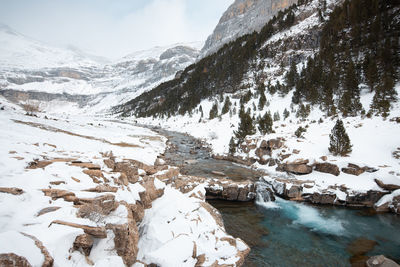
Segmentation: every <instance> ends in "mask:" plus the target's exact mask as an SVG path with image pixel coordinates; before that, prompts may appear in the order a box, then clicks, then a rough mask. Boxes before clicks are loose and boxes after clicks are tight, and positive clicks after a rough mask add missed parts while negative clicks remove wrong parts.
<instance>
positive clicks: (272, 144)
mask: <svg viewBox="0 0 400 267" xmlns="http://www.w3.org/2000/svg"><path fill="white" fill-rule="evenodd" d="M282 146H283V139H282V138H276V139H270V140H268V141H266V140H263V141H262V142H261V144H260V147H259V148H257V149H256V151H255V153H256V155H257V157H259V158H260V159H262V158H263V156H265V155H268V156H271V153H272V150H275V149H279V148H281V147H282Z"/></svg>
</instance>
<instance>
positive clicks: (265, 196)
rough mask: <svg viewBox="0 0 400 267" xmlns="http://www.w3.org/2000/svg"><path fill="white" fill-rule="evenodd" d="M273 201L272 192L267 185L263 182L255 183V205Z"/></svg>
mask: <svg viewBox="0 0 400 267" xmlns="http://www.w3.org/2000/svg"><path fill="white" fill-rule="evenodd" d="M271 201H275V196H274V192H273V191H272V189H271V186H270V185H269V184H266V183H264V182H257V183H256V202H257V203H267V202H271Z"/></svg>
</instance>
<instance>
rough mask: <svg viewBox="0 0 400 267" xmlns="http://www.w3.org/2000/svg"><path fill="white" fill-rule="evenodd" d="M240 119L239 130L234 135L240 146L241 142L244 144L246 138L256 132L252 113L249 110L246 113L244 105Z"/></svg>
mask: <svg viewBox="0 0 400 267" xmlns="http://www.w3.org/2000/svg"><path fill="white" fill-rule="evenodd" d="M239 118H240V123H239V128H238V130H237V131H235V132H234V133H235V137H236V138H237V139H238V141H239V144H240V143H241V142H243V140H244V138H246V136H247V135H252V134H255V133H256V130H255V128H254V125H253V119H252V118H251V115H250V111H249V110H248V111H247V112H245V111H244V106H243V105H242V106H241V107H240V113H239Z"/></svg>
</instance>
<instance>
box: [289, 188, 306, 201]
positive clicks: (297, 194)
mask: <svg viewBox="0 0 400 267" xmlns="http://www.w3.org/2000/svg"><path fill="white" fill-rule="evenodd" d="M302 194H303V187H302V186H299V185H292V186H291V187H290V189H286V190H285V195H286V197H287V198H289V199H291V200H303V197H302Z"/></svg>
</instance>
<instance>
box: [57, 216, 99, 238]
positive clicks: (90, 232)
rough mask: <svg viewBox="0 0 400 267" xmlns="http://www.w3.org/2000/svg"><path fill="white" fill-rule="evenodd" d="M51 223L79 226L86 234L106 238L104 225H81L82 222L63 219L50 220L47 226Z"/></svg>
mask: <svg viewBox="0 0 400 267" xmlns="http://www.w3.org/2000/svg"><path fill="white" fill-rule="evenodd" d="M53 224H59V225H65V226H70V227H74V228H80V229H82V230H83V231H84V232H85V233H86V234H88V235H91V236H93V237H95V238H106V237H107V232H106V229H105V227H94V226H88V225H82V224H77V223H70V222H64V221H60V220H55V221H52V222H51V223H50V225H49V227H50V226H51V225H53Z"/></svg>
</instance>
